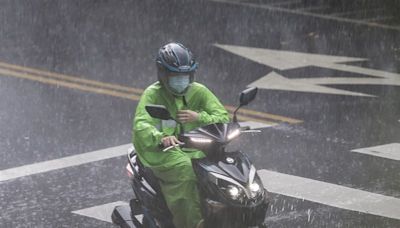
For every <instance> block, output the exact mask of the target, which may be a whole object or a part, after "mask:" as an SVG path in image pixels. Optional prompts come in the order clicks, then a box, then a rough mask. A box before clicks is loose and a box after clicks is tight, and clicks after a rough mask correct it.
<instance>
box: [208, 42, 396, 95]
mask: <svg viewBox="0 0 400 228" xmlns="http://www.w3.org/2000/svg"><path fill="white" fill-rule="evenodd" d="M214 45H215V46H216V47H218V48H221V49H223V50H225V51H228V52H230V53H232V54H235V55H238V56H241V57H243V58H247V59H250V60H252V61H254V62H257V63H259V64H262V65H266V66H269V67H273V68H275V69H278V70H280V71H283V70H290V69H296V68H302V67H308V66H316V67H321V68H327V69H332V70H338V71H344V72H351V73H357V74H363V75H368V76H373V77H374V78H371V77H363V78H361V77H360V78H354V77H320V78H316V77H312V78H310V77H307V78H295V79H293V78H290V79H289V78H286V77H284V76H283V75H280V74H279V73H277V72H275V71H272V72H270V73H268V74H267V75H265V76H264V77H261V78H259V79H258V80H256V81H254V82H252V83H250V84H249V86H257V87H258V88H261V89H273V90H285V91H297V92H310V93H322V94H336V95H348V96H367V97H374V96H373V95H369V94H364V93H358V92H352V91H347V90H342V89H336V88H331V87H326V86H323V85H337V84H340V85H390V86H400V74H398V73H393V72H387V71H382V70H375V69H370V68H364V67H359V66H352V65H346V64H343V63H345V62H354V61H365V60H367V59H364V58H355V57H347V56H330V55H322V54H310V53H302V52H292V51H284V50H273V49H266V48H254V47H245V46H235V45H223V44H214ZM312 76H313V75H312Z"/></svg>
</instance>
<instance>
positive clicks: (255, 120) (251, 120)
mask: <svg viewBox="0 0 400 228" xmlns="http://www.w3.org/2000/svg"><path fill="white" fill-rule="evenodd" d="M229 114H230V115H231V117H232V116H233V113H229ZM237 119H238V121H250V122H258V123H261V124H265V125H271V126H275V125H278V123H275V122H271V121H267V120H264V119H258V118H251V117H247V116H242V115H237Z"/></svg>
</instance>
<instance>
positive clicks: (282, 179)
mask: <svg viewBox="0 0 400 228" xmlns="http://www.w3.org/2000/svg"><path fill="white" fill-rule="evenodd" d="M258 174H259V176H260V178H261V179H262V181H263V183H264V187H265V188H266V189H267V190H268V191H269V192H273V193H277V194H281V195H285V196H289V197H294V198H298V199H304V200H307V201H311V202H316V203H320V204H324V205H328V206H332V207H337V208H340V209H345V210H351V211H357V212H362V213H366V214H372V215H377V216H382V217H387V218H393V219H399V220H400V199H397V198H394V197H390V196H385V195H381V194H376V193H371V192H367V191H363V190H358V189H354V188H349V187H345V186H341V185H336V184H330V183H326V182H322V181H317V180H313V179H308V178H304V177H298V176H293V175H288V174H283V173H278V172H274V171H269V170H265V169H262V170H259V171H258ZM127 204H128V203H126V202H122V201H118V202H113V203H108V204H103V205H98V206H94V207H90V208H85V209H81V210H77V211H73V212H72V213H75V214H79V215H83V216H87V217H91V218H95V219H99V220H102V221H106V222H111V219H110V218H111V214H112V210H113V209H114V207H115V206H118V205H127ZM136 217H137V218H138V219H141V218H142V217H141V215H138V216H136ZM139 221H140V220H139Z"/></svg>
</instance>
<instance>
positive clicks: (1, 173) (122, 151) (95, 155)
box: [0, 121, 276, 182]
mask: <svg viewBox="0 0 400 228" xmlns="http://www.w3.org/2000/svg"><path fill="white" fill-rule="evenodd" d="M239 124H240V125H241V126H250V127H251V128H252V129H260V128H267V127H272V126H274V125H276V124H264V123H260V122H254V121H250V122H239ZM131 147H132V144H125V145H121V146H116V147H111V148H106V149H102V150H97V151H92V152H87V153H83V154H78V155H72V156H68V157H63V158H59V159H54V160H49V161H44V162H38V163H34V164H29V165H24V166H19V167H15V168H10V169H5V170H0V182H2V181H8V180H12V179H16V178H20V177H25V176H30V175H34V174H39V173H45V172H49V171H53V170H57V169H63V168H68V167H73V166H77V165H83V164H87V163H91V162H96V161H101V160H104V159H109V158H114V157H119V156H123V155H126V154H127V152H128V149H129V148H131Z"/></svg>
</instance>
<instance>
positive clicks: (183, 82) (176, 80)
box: [168, 75, 190, 93]
mask: <svg viewBox="0 0 400 228" xmlns="http://www.w3.org/2000/svg"><path fill="white" fill-rule="evenodd" d="M189 84H190V76H189V75H179V76H173V77H169V78H168V85H169V86H170V87H171V88H172V89H173V90H174V91H175V92H178V93H182V92H183V91H185V89H186V88H187V87H188V86H189Z"/></svg>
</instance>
